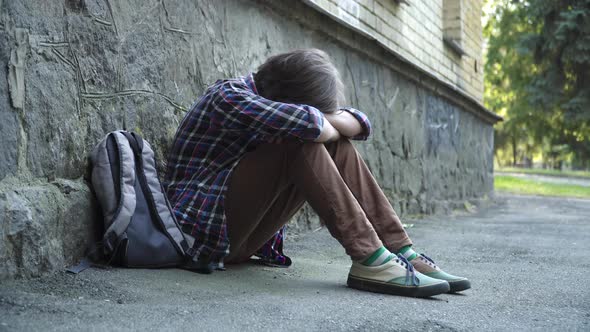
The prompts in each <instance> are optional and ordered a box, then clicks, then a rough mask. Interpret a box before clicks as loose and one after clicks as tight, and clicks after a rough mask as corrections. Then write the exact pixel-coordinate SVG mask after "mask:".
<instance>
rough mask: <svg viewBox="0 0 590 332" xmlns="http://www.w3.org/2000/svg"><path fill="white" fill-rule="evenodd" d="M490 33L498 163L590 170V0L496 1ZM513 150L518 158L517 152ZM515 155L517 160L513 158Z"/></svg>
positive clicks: (488, 90)
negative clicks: (503, 158)
mask: <svg viewBox="0 0 590 332" xmlns="http://www.w3.org/2000/svg"><path fill="white" fill-rule="evenodd" d="M494 4H495V5H496V10H495V12H494V13H493V14H492V15H491V17H490V19H489V21H488V24H487V25H486V26H485V28H484V35H485V37H487V38H488V50H487V61H486V65H485V78H486V81H485V94H484V102H485V104H486V106H487V107H488V108H489V109H491V110H493V111H495V112H497V113H499V114H500V115H502V116H504V118H505V122H504V123H503V124H501V125H499V126H498V127H497V136H496V144H497V149H498V151H497V153H496V155H497V156H499V155H510V159H511V161H512V163H513V164H515V163H517V162H518V161H519V160H523V158H526V157H528V158H529V159H531V158H532V156H533V155H534V154H541V155H542V156H543V159H544V162H545V163H546V164H548V165H549V166H554V167H555V166H560V165H561V164H562V162H563V161H564V160H566V159H571V160H570V161H571V162H572V163H573V164H574V166H578V167H585V168H588V167H589V166H590V125H589V123H590V0H566V1H557V0H528V1H526V0H496V1H495V2H494ZM509 150H510V151H509ZM508 151H509V153H508Z"/></svg>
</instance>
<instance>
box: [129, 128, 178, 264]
mask: <svg viewBox="0 0 590 332" xmlns="http://www.w3.org/2000/svg"><path fill="white" fill-rule="evenodd" d="M121 133H122V134H123V135H124V136H125V137H126V138H127V140H128V141H129V143H130V146H131V148H132V150H133V151H134V154H135V156H136V161H137V166H138V168H137V179H138V181H141V182H143V183H142V186H145V187H147V188H145V189H147V192H145V193H144V194H145V195H146V197H147V199H148V202H149V204H150V205H151V207H150V208H151V209H152V210H153V212H154V214H155V216H154V217H155V218H156V220H157V221H158V223H159V224H160V226H161V227H162V231H163V232H164V233H165V234H166V235H167V236H168V238H169V239H170V240H171V241H172V243H173V244H174V246H175V247H176V249H177V250H178V251H179V252H180V253H182V254H183V255H187V254H188V255H189V256H190V250H189V246H188V243H187V240H186V238H185V237H184V234H183V233H182V232H181V231H180V226H179V225H178V222H177V221H176V218H175V217H174V213H173V212H172V209H171V208H170V205H169V203H168V198H167V197H166V196H165V194H164V189H163V188H162V184H161V183H160V179H159V177H158V171H157V169H156V161H155V160H156V159H155V156H154V150H152V148H151V146H150V144H149V143H148V142H147V141H144V140H143V139H142V138H141V136H140V135H139V134H137V133H133V132H131V133H129V132H124V131H122V132H121Z"/></svg>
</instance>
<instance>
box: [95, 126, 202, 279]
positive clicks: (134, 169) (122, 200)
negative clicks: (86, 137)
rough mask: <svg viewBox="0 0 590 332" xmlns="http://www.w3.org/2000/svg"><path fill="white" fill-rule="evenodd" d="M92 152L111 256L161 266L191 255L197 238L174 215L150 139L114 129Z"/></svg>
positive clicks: (111, 259) (104, 242)
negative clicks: (193, 239) (183, 229)
mask: <svg viewBox="0 0 590 332" xmlns="http://www.w3.org/2000/svg"><path fill="white" fill-rule="evenodd" d="M90 158H91V163H92V187H93V189H94V192H95V194H96V197H97V198H98V202H99V204H100V207H101V210H102V213H103V217H104V229H105V232H104V236H103V239H102V248H103V254H104V255H105V256H106V259H107V260H108V262H109V263H113V264H116V265H120V266H124V267H143V268H146V267H147V268H155V267H176V266H182V265H184V264H186V262H187V261H191V259H190V256H191V255H190V253H191V250H189V248H190V247H191V245H192V243H191V245H189V241H191V240H192V239H191V238H190V237H188V236H187V235H185V234H183V233H182V231H181V230H180V227H179V225H178V223H177V221H176V219H175V217H174V214H173V212H172V208H171V207H170V203H169V202H168V199H167V197H166V194H165V193H164V190H163V188H162V185H161V183H160V180H159V178H158V174H157V171H156V162H155V158H154V151H153V150H152V148H151V147H150V145H149V143H148V142H146V141H144V140H143V139H142V138H141V137H140V136H139V135H138V134H136V133H133V132H127V131H123V130H120V131H114V132H111V133H109V134H107V135H106V137H105V138H104V139H103V140H102V141H101V142H100V143H98V145H97V146H96V147H95V148H94V150H93V151H92V155H91V157H90ZM191 242H192V241H191ZM187 252H188V253H187Z"/></svg>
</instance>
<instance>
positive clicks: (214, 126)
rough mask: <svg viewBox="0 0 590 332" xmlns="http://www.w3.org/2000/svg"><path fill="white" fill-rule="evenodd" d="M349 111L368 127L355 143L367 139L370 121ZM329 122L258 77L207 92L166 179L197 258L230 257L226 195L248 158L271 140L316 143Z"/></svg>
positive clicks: (183, 127)
mask: <svg viewBox="0 0 590 332" xmlns="http://www.w3.org/2000/svg"><path fill="white" fill-rule="evenodd" d="M344 110H346V111H348V112H350V113H351V114H353V115H354V116H355V118H357V119H358V120H359V122H361V124H362V126H363V129H364V130H363V133H362V134H360V135H359V136H357V137H354V139H366V138H367V137H368V136H369V134H370V132H371V125H370V123H369V121H368V119H367V117H366V116H365V115H364V114H363V113H361V112H359V111H357V110H355V109H352V108H346V109H344ZM323 123H324V117H323V115H322V113H321V112H320V111H319V110H318V109H316V108H314V107H312V106H308V105H295V104H286V103H280V102H276V101H272V100H268V99H265V98H263V97H261V96H259V95H258V93H257V91H256V86H255V85H254V79H253V76H252V74H250V75H248V76H245V77H240V78H236V79H228V80H218V81H217V82H216V83H215V84H214V85H212V86H211V87H209V88H208V89H207V90H206V91H205V94H204V95H203V96H202V97H201V98H200V99H199V100H197V101H196V102H195V103H194V104H193V106H192V107H191V108H190V110H189V111H188V113H187V114H186V115H185V117H184V119H183V120H182V122H181V124H180V127H179V128H178V131H177V132H176V135H175V138H174V143H173V145H172V148H171V150H170V153H169V155H168V161H167V167H166V177H165V181H164V186H165V188H166V193H167V195H168V198H169V199H170V202H171V204H172V207H173V210H174V213H175V214H176V217H177V219H178V221H179V223H180V225H181V227H182V229H183V231H184V232H186V233H188V234H190V235H192V236H193V237H194V238H195V243H194V246H193V249H194V250H195V252H196V255H195V257H197V258H203V257H205V258H207V259H209V260H211V261H212V262H214V263H222V262H223V258H224V257H225V256H227V254H228V253H229V241H228V237H227V227H226V220H225V213H224V202H225V194H226V192H227V187H228V180H229V178H230V175H231V173H232V171H233V169H234V168H235V166H236V165H237V164H238V162H239V161H240V159H241V158H242V157H243V156H244V154H245V153H246V152H248V151H251V150H253V149H255V148H256V146H257V145H259V144H261V143H264V142H265V141H267V140H268V139H270V138H276V137H282V138H295V139H299V140H301V141H313V140H315V139H316V138H318V137H319V136H320V133H321V129H322V126H323ZM277 239H279V240H280V242H281V243H278V244H277ZM269 246H271V248H269V249H270V251H269V250H263V251H264V252H270V253H268V255H273V254H274V255H277V254H279V252H278V251H277V250H276V249H275V248H279V249H280V248H282V232H281V233H280V234H277V236H275V237H274V238H273V239H271V241H269ZM280 254H282V253H280Z"/></svg>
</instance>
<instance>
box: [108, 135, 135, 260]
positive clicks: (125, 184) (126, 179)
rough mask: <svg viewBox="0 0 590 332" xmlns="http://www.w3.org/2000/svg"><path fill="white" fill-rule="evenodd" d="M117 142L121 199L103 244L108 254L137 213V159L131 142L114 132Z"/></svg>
mask: <svg viewBox="0 0 590 332" xmlns="http://www.w3.org/2000/svg"><path fill="white" fill-rule="evenodd" d="M112 134H113V135H114V138H115V141H116V142H117V146H118V151H119V162H120V166H121V167H120V170H121V174H120V184H121V199H120V200H119V206H118V208H117V213H115V216H114V218H113V221H112V222H111V224H110V226H109V228H108V229H107V230H106V231H105V234H104V237H103V244H104V247H105V249H106V250H107V252H111V253H112V252H113V251H114V250H115V247H116V245H117V242H118V239H119V237H120V236H121V235H122V234H123V233H124V232H125V230H126V229H127V227H128V226H129V223H130V222H131V217H132V216H133V213H134V212H135V204H136V199H135V188H134V184H135V177H136V174H135V158H134V153H133V149H132V148H131V146H130V143H129V141H128V140H127V138H126V137H125V136H124V135H123V134H122V133H121V132H114V133H112Z"/></svg>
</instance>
